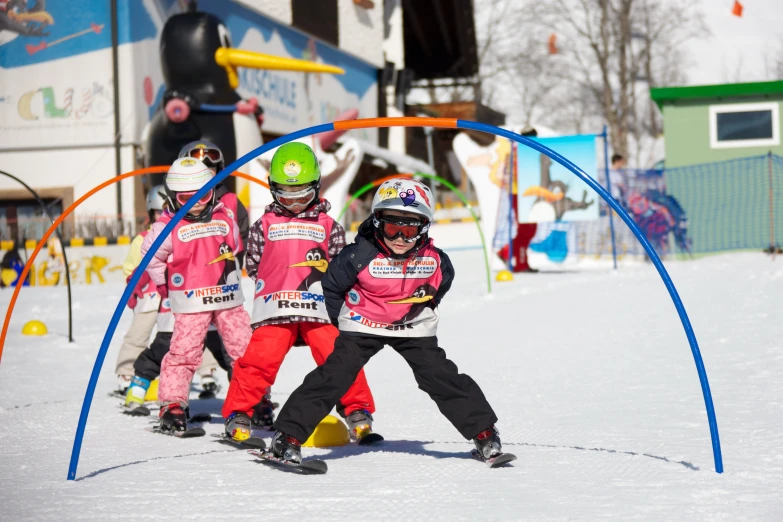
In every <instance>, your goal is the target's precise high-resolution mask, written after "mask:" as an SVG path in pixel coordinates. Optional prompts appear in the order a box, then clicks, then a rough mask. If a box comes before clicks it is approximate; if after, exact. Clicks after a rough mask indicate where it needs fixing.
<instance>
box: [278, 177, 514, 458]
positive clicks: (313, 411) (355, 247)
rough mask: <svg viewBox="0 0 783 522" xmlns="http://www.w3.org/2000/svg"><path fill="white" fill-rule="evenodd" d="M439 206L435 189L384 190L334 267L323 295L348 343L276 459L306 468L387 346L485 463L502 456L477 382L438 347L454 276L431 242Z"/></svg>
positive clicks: (291, 424)
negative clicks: (306, 456)
mask: <svg viewBox="0 0 783 522" xmlns="http://www.w3.org/2000/svg"><path fill="white" fill-rule="evenodd" d="M433 203H434V201H433V195H432V192H430V189H429V188H428V187H427V186H426V185H424V184H422V183H419V182H418V181H413V180H410V179H404V178H399V179H391V180H388V181H386V182H384V183H383V184H382V185H381V186H380V187H379V188H378V192H377V193H376V194H375V198H374V199H373V202H372V215H371V216H370V217H369V218H368V219H367V220H366V221H365V222H364V223H362V225H361V226H360V227H359V231H358V234H357V237H356V242H355V243H353V244H352V245H348V246H347V247H345V249H343V251H342V252H341V253H340V254H339V255H338V256H337V257H336V258H335V259H333V260H332V262H331V263H330V264H329V268H328V270H327V272H326V277H325V278H324V280H323V293H324V297H325V301H326V309H327V311H328V312H329V317H330V318H331V320H332V322H333V323H334V324H337V325H338V326H339V329H340V335H339V337H338V338H337V340H336V341H335V344H334V351H333V352H332V354H331V355H330V356H329V358H328V359H327V360H326V362H324V364H323V365H321V366H319V367H318V368H316V369H315V370H313V371H312V372H310V374H308V375H307V377H305V380H304V382H303V384H302V385H301V386H299V388H297V389H296V390H295V391H294V392H293V394H292V395H291V396H290V397H289V399H288V401H287V402H286V403H285V406H284V407H283V409H282V410H281V412H280V414H279V416H278V417H277V420H276V421H275V429H276V430H277V433H276V434H275V436H274V437H273V439H272V445H271V448H270V451H271V453H272V455H273V456H274V457H275V458H277V459H281V460H284V461H290V462H294V463H296V462H301V458H302V457H301V452H300V445H301V442H302V441H305V440H307V439H308V437H310V435H311V434H312V432H313V430H314V429H315V427H316V426H317V425H318V423H319V421H320V420H321V419H323V418H324V416H326V414H328V413H329V410H331V408H332V405H333V404H334V402H335V401H336V400H337V399H338V398H339V397H340V396H341V395H342V394H343V393H345V391H346V390H347V389H348V387H349V386H350V385H351V383H352V382H353V379H354V378H355V377H356V375H357V374H358V373H359V371H360V370H361V369H362V368H363V367H364V365H365V364H367V362H368V361H369V360H370V358H371V357H372V356H373V355H375V354H376V353H378V352H379V351H380V350H381V349H382V348H383V347H384V345H387V344H388V345H389V346H391V347H392V348H393V349H394V350H395V351H396V352H397V353H399V354H400V355H402V356H403V358H404V359H405V361H406V362H407V363H408V365H409V366H410V367H411V369H412V370H413V374H414V376H415V378H416V382H417V383H418V385H419V388H420V389H421V390H423V391H425V392H426V393H427V394H429V396H430V397H431V398H432V400H434V401H435V403H436V404H437V406H438V409H439V410H440V411H441V412H442V413H443V414H444V415H445V416H446V418H447V419H448V420H449V421H450V422H451V423H452V424H453V425H454V427H455V428H457V430H458V431H459V432H460V433H461V434H462V436H463V437H465V438H466V439H473V440H474V442H475V444H476V448H477V451H478V454H479V455H480V456H481V457H482V458H484V459H491V458H493V457H496V456H497V455H499V454H500V453H501V447H500V438H499V436H498V432H497V430H496V429H495V427H494V424H495V422H496V421H497V417H496V416H495V412H494V411H492V407H491V406H490V405H489V403H488V402H487V400H486V398H485V397H484V394H483V393H482V391H481V389H480V388H479V386H478V385H477V384H476V382H475V381H474V380H473V379H471V378H470V377H469V376H468V375H465V374H462V373H459V372H458V370H457V366H456V365H455V364H454V363H453V362H451V361H450V360H449V359H447V358H446V354H445V352H444V351H443V349H441V348H439V347H438V338H437V337H436V333H437V327H438V317H439V313H438V304H439V303H440V301H441V299H443V296H444V295H445V294H446V292H448V290H449V288H450V287H451V283H452V281H453V279H454V269H453V267H452V265H451V262H450V261H449V258H448V257H447V256H446V254H444V253H443V251H441V250H439V249H437V248H435V246H434V245H433V243H432V240H431V239H429V238H428V236H427V232H428V230H429V228H430V225H431V224H432V220H433V210H432V208H433Z"/></svg>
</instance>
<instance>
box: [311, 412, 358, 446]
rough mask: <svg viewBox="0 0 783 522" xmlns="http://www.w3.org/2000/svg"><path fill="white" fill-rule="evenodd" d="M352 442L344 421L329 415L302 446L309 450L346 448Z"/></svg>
mask: <svg viewBox="0 0 783 522" xmlns="http://www.w3.org/2000/svg"><path fill="white" fill-rule="evenodd" d="M350 441H351V437H350V436H349V435H348V428H347V427H346V426H345V424H343V421H341V420H340V419H338V418H337V417H335V416H334V415H327V416H326V417H324V419H323V420H322V421H321V422H319V423H318V426H316V427H315V431H314V432H313V434H312V435H310V438H309V439H307V440H306V441H305V443H304V444H302V446H307V447H308V448H328V447H329V446H345V445H346V444H348V443H349V442H350Z"/></svg>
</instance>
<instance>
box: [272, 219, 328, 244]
mask: <svg viewBox="0 0 783 522" xmlns="http://www.w3.org/2000/svg"><path fill="white" fill-rule="evenodd" d="M266 236H267V239H269V241H283V240H286V239H305V240H310V241H315V242H316V243H321V242H323V241H324V240H325V239H326V229H325V228H324V227H323V225H319V224H317V223H296V222H290V223H275V224H274V225H270V226H269V230H267V232H266Z"/></svg>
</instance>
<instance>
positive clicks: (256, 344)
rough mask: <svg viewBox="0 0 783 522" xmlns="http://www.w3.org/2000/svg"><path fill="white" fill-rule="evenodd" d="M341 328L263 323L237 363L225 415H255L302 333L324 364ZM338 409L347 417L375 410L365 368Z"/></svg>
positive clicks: (320, 324) (303, 324)
mask: <svg viewBox="0 0 783 522" xmlns="http://www.w3.org/2000/svg"><path fill="white" fill-rule="evenodd" d="M339 333H340V332H339V330H337V328H335V327H334V326H332V325H331V324H323V323H309V322H302V323H291V324H275V325H267V326H260V327H258V328H256V330H255V331H254V332H253V336H252V337H251V338H250V344H249V345H248V346H247V350H246V351H245V354H244V355H243V356H242V357H240V358H239V359H238V360H237V361H236V363H235V364H234V371H233V374H232V377H231V384H230V385H229V388H228V395H226V400H225V402H223V417H228V416H229V415H231V414H232V413H234V412H236V411H241V412H245V413H247V414H248V415H249V416H251V417H252V416H253V407H254V406H255V405H256V404H258V403H259V402H261V399H262V398H263V396H264V394H265V393H266V392H267V390H268V389H269V387H271V386H272V385H273V384H274V383H275V378H276V377H277V372H278V371H279V370H280V365H281V364H283V359H285V356H286V355H287V354H288V351H289V350H290V349H291V347H292V346H293V345H294V343H295V342H296V339H297V337H298V336H299V335H301V336H302V339H303V340H304V342H305V343H307V345H308V346H309V347H310V352H311V353H312V355H313V359H315V363H316V364H317V365H318V366H321V365H322V364H323V363H324V361H326V358H327V357H328V356H329V354H331V353H332V350H334V340H335V339H336V338H337V335H338V334H339ZM336 406H337V412H338V413H339V414H340V415H342V416H348V415H349V414H351V413H352V412H354V411H356V410H367V411H368V412H369V413H373V412H375V402H374V401H373V398H372V392H370V387H369V386H368V385H367V379H366V378H365V376H364V370H362V371H360V372H359V375H357V376H356V380H355V381H354V383H353V384H352V385H351V387H350V388H348V391H347V392H346V393H345V395H344V396H343V397H342V398H341V399H340V402H339V403H337V404H336Z"/></svg>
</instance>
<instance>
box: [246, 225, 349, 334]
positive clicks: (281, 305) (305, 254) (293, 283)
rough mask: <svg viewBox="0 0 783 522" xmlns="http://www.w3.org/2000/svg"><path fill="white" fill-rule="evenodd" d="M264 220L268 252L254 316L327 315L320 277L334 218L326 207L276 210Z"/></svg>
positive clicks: (259, 278)
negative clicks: (308, 211)
mask: <svg viewBox="0 0 783 522" xmlns="http://www.w3.org/2000/svg"><path fill="white" fill-rule="evenodd" d="M261 220H262V222H261V223H262V227H263V230H264V254H263V256H262V257H261V264H260V265H259V267H258V274H257V275H256V291H255V299H254V301H253V316H252V322H253V323H259V322H261V321H265V320H267V319H272V318H273V317H283V316H289V315H298V316H304V317H317V318H320V319H325V320H327V321H328V320H329V315H328V314H327V312H326V306H325V305H324V294H323V290H322V288H321V279H323V276H324V274H325V273H326V268H327V267H328V266H329V235H330V234H331V232H332V224H333V223H334V220H333V219H332V218H330V217H329V216H328V215H327V214H326V213H321V214H318V218H317V219H313V218H309V219H308V218H290V217H286V216H279V215H277V214H275V213H274V212H267V213H266V214H264V215H263V216H262V217H261Z"/></svg>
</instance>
